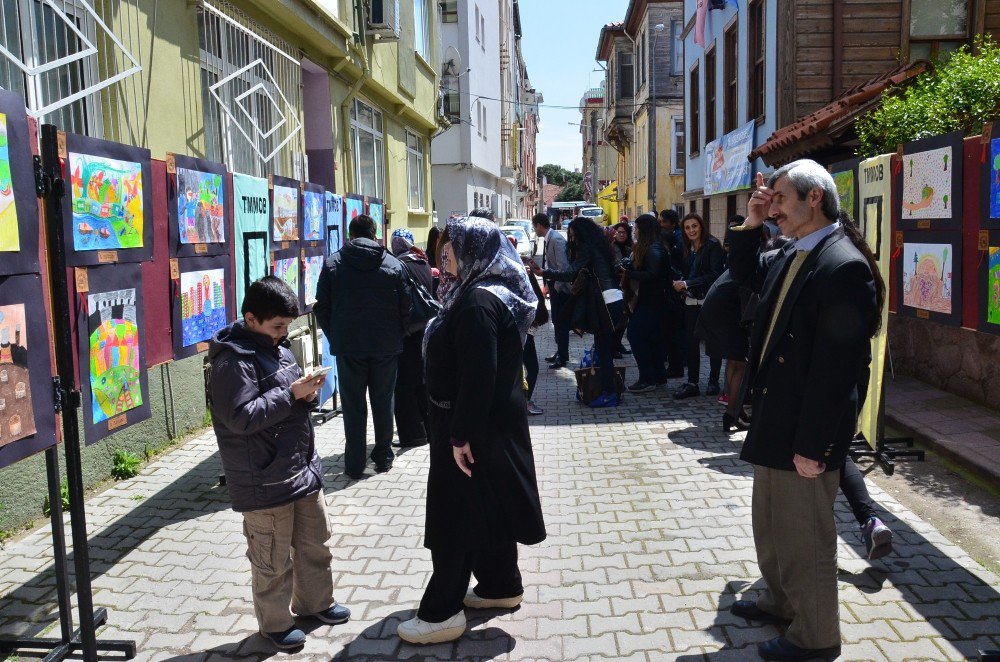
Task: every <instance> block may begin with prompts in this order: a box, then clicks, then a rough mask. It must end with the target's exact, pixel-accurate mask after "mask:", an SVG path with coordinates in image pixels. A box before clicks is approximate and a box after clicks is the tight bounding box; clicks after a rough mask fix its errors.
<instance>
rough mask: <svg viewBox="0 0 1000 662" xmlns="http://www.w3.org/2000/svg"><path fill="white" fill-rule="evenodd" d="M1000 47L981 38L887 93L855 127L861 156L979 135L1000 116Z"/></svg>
mask: <svg viewBox="0 0 1000 662" xmlns="http://www.w3.org/2000/svg"><path fill="white" fill-rule="evenodd" d="M998 109H1000V46H998V45H997V43H996V42H995V41H994V40H993V38H992V37H990V36H989V35H986V36H985V37H984V36H980V37H976V42H975V45H974V47H973V48H969V47H968V46H962V47H961V48H960V49H959V50H958V51H956V52H955V53H953V54H952V55H951V58H950V59H948V60H947V61H944V62H938V63H937V65H936V66H935V67H933V68H932V69H929V70H928V71H926V72H924V73H922V74H920V75H919V76H917V77H916V78H915V79H914V80H913V81H912V82H911V83H910V84H909V85H907V86H906V87H900V88H892V89H889V90H886V91H885V92H884V93H883V94H882V104H881V105H880V106H879V107H878V108H876V109H874V110H872V111H869V112H868V113H866V114H865V115H863V116H862V117H861V118H859V119H858V121H857V122H856V123H855V125H854V128H855V131H856V132H857V134H858V139H859V141H860V143H861V146H860V147H859V148H858V156H862V157H867V156H876V155H878V154H885V153H887V152H895V151H896V146H897V145H899V144H900V143H906V142H910V141H912V140H918V139H920V138H927V137H930V136H938V135H941V134H944V133H949V132H951V131H958V130H961V131H963V132H964V133H965V135H967V136H968V135H976V134H978V133H980V132H981V131H982V130H983V124H985V123H986V122H991V121H993V120H995V119H996V118H997V117H1000V111H998Z"/></svg>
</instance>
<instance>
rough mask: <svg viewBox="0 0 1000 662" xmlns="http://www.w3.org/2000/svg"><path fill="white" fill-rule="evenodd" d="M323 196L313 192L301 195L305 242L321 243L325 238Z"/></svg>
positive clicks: (324, 201) (305, 192)
mask: <svg viewBox="0 0 1000 662" xmlns="http://www.w3.org/2000/svg"><path fill="white" fill-rule="evenodd" d="M325 197H326V196H325V195H324V194H323V193H322V192H320V193H316V192H315V191H304V192H303V193H302V212H303V214H304V215H305V224H304V225H305V235H306V236H305V239H306V241H322V240H323V238H324V237H325V236H326V221H325V218H324V217H325V216H326V213H325V209H324V207H325V203H326V200H325Z"/></svg>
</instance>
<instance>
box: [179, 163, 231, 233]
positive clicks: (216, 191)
mask: <svg viewBox="0 0 1000 662" xmlns="http://www.w3.org/2000/svg"><path fill="white" fill-rule="evenodd" d="M224 186H225V184H224V183H223V177H222V175H218V174H216V173H213V172H199V171H198V170H188V169H186V168H177V226H178V227H177V229H178V235H177V236H179V237H180V239H181V243H182V244H207V243H222V242H224V241H225V240H226V225H225V223H223V218H224V209H225V199H226V195H225V189H224V188H223V187H224Z"/></svg>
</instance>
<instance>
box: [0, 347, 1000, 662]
mask: <svg viewBox="0 0 1000 662" xmlns="http://www.w3.org/2000/svg"><path fill="white" fill-rule="evenodd" d="M538 340H539V348H538V351H539V356H540V357H541V356H544V355H545V354H546V353H548V352H550V351H551V334H550V333H546V332H544V331H543V332H542V334H541V336H540V337H539V339H538ZM582 349H583V343H582V342H581V341H577V340H574V343H573V348H572V356H573V357H579V356H580V354H581V353H582ZM706 363H707V362H706ZM706 368H707V366H706ZM629 374H630V375H634V368H631V369H630V371H629ZM671 386H676V382H672V383H671ZM572 388H573V387H572V374H571V373H570V372H568V371H557V372H554V371H550V370H547V369H545V367H543V368H542V375H541V378H540V381H539V385H538V390H537V393H536V396H535V401H536V402H537V403H538V404H539V406H541V407H543V408H544V409H545V415H543V416H539V417H533V418H532V419H531V433H532V439H533V443H534V448H535V453H536V463H537V467H538V474H539V487H540V490H541V496H542V506H543V509H544V512H545V516H546V523H547V527H548V532H549V537H548V539H547V540H546V541H545V542H543V543H542V544H540V545H537V546H534V547H522V548H521V569H522V572H523V574H524V582H525V587H526V592H525V602H524V604H523V605H522V606H521V608H520V609H518V610H516V611H514V612H484V613H477V612H469V616H470V631H469V632H467V633H466V635H465V636H464V637H463V638H462V639H461V640H460V641H458V642H456V643H450V644H444V645H439V646H431V647H414V646H410V645H404V644H403V643H402V642H400V640H399V639H398V638H397V637H396V636H395V629H396V626H397V624H398V623H399V622H400V621H401V620H404V619H407V618H410V617H411V616H412V614H413V610H414V609H415V608H416V605H417V602H418V601H419V598H420V595H421V593H422V590H423V587H424V585H425V583H426V581H427V579H428V576H429V574H430V554H429V552H428V551H427V550H426V549H424V548H423V546H422V540H423V539H422V535H423V523H424V496H425V489H426V476H427V463H428V454H427V448H426V447H425V448H419V449H414V450H408V451H406V452H404V453H402V454H400V455H399V456H398V457H397V458H396V461H395V464H394V465H393V468H392V471H390V472H389V473H387V474H379V475H370V476H368V477H367V479H365V480H362V481H358V482H352V481H348V480H346V479H345V478H344V476H343V475H342V474H341V471H342V466H343V465H342V462H343V458H342V453H343V448H344V442H343V427H342V424H341V421H340V420H339V419H334V420H333V421H331V422H330V423H328V424H326V425H324V426H323V427H322V428H320V429H319V430H318V445H319V449H320V454H321V455H322V456H323V458H324V466H325V468H326V471H327V489H326V497H327V503H328V504H329V511H330V518H331V523H332V526H333V530H334V535H333V539H332V540H331V545H332V549H333V553H334V573H335V576H334V580H335V587H336V593H335V595H336V598H337V600H339V601H341V602H343V603H345V604H346V605H348V606H349V607H350V608H351V609H352V611H353V616H352V619H351V621H350V622H349V623H347V624H344V625H339V626H333V627H330V626H317V625H310V627H309V628H308V630H309V632H308V634H309V641H308V643H307V644H306V646H305V648H304V649H303V650H302V651H301V652H298V653H295V654H291V655H286V654H275V653H274V651H273V649H271V648H270V647H269V646H268V645H267V644H266V643H264V641H263V640H262V639H261V638H260V636H259V635H257V634H256V629H257V626H256V622H255V620H254V616H253V608H252V606H251V602H250V588H249V584H250V571H249V562H248V561H247V559H246V557H245V555H244V554H245V542H244V539H243V534H242V532H241V524H240V517H239V516H238V515H236V514H235V513H233V512H232V511H231V510H230V509H229V508H228V502H227V498H226V492H225V488H222V487H219V486H218V485H217V475H218V472H219V462H218V456H217V452H216V446H215V441H214V437H213V435H212V434H211V433H205V434H202V435H201V436H199V437H197V438H195V439H192V440H191V441H189V442H187V443H186V444H185V445H184V446H182V447H180V448H178V449H177V450H175V451H173V452H171V453H170V454H168V455H166V456H163V457H161V458H159V459H157V460H156V461H155V462H153V463H151V464H150V465H149V466H148V467H146V468H145V470H144V471H143V473H142V475H140V476H138V477H136V478H134V479H132V480H128V481H124V482H122V483H119V484H118V485H116V486H114V487H113V488H111V489H109V490H108V491H106V492H104V493H102V494H100V495H97V496H95V497H93V498H92V499H90V500H89V501H88V503H87V516H88V522H89V530H90V540H91V558H92V560H93V584H94V590H95V595H94V600H95V603H96V605H97V606H103V607H107V608H108V609H109V614H110V616H109V624H108V626H107V627H105V628H103V629H102V630H101V631H100V632H99V636H101V637H105V638H115V639H123V638H130V639H134V640H136V641H137V643H138V647H139V656H138V659H140V660H155V661H157V662H162V661H164V660H184V661H185V662H187V661H191V662H194V661H201V660H233V659H239V660H264V659H269V658H272V657H273V659H275V660H286V659H287V660H316V661H319V660H330V659H334V660H359V661H367V660H389V659H421V660H424V659H441V660H494V659H496V660H527V659H532V660H552V661H560V662H561V661H564V660H601V659H615V660H646V661H650V662H651V661H660V660H685V661H689V660H712V661H721V660H748V659H749V660H752V659H755V658H756V650H755V648H754V647H755V645H756V643H757V642H759V641H762V640H765V639H768V638H771V637H774V636H776V635H777V633H778V631H777V630H775V629H774V628H773V627H770V626H768V627H759V626H756V625H752V624H750V623H747V622H746V621H744V620H742V619H737V618H734V617H732V616H731V615H730V614H729V612H728V608H729V606H730V605H731V604H732V602H733V600H735V599H736V598H737V597H738V596H740V595H742V594H743V592H744V591H745V590H746V589H748V588H749V589H751V591H750V594H751V595H752V594H753V591H752V589H754V588H757V584H756V582H757V581H758V570H757V565H756V555H755V552H754V546H753V540H752V536H751V527H750V487H751V478H750V467H749V466H748V465H746V464H744V463H742V462H740V461H739V459H738V458H737V451H738V448H739V446H738V444H739V441H740V440H739V438H738V437H732V438H729V437H726V436H724V435H723V434H722V433H721V415H722V408H721V406H720V405H718V404H717V403H716V402H715V398H708V397H699V398H692V399H690V400H685V401H683V402H680V403H677V402H675V401H673V400H672V399H671V398H670V397H669V393H668V392H665V391H662V390H659V391H655V392H652V393H647V394H642V395H630V396H627V397H626V401H625V403H624V404H623V406H621V407H619V408H615V409H607V410H588V409H585V408H581V406H580V405H579V404H577V403H576V402H575V401H574V399H573V391H572ZM370 471H371V469H369V472H370ZM869 487H870V489H871V491H872V495H873V497H874V498H875V500H876V501H877V502H878V503H879V504H880V505H881V506H882V507H883V508H884V509H885V511H886V512H885V513H884V519H885V520H886V523H887V524H889V526H891V527H892V529H893V531H894V533H895V536H896V543H897V544H896V552H895V554H893V555H891V556H889V557H886V558H885V559H883V560H882V561H878V562H875V563H869V562H867V561H865V560H863V559H862V558H861V554H862V553H863V549H862V546H861V543H860V541H859V538H858V535H857V523H856V522H855V521H854V520H853V517H852V515H851V513H850V512H849V510H848V508H847V507H846V505H845V504H844V503H842V502H838V504H837V508H836V515H837V520H838V524H839V528H840V532H841V536H842V538H841V540H840V542H839V549H838V557H839V561H840V568H841V572H840V586H839V588H840V602H841V628H842V634H843V641H844V647H843V655H842V658H841V659H843V660H887V661H892V662H896V661H899V660H905V659H921V660H962V659H965V658H967V657H974V656H975V655H976V651H977V650H978V649H980V648H1000V577H998V576H997V575H995V574H993V573H991V572H988V571H986V570H985V569H983V568H982V567H981V566H980V565H979V564H977V563H976V562H975V561H974V560H973V559H972V558H970V557H969V555H968V554H966V553H965V552H964V551H963V550H962V549H960V548H959V547H958V546H956V545H955V544H953V543H951V542H950V541H949V540H947V539H946V538H945V537H944V536H943V535H942V534H941V533H940V532H938V531H937V530H936V529H935V528H934V527H933V526H931V525H930V524H928V523H927V522H925V521H923V520H921V519H920V518H919V517H917V516H916V515H915V514H914V513H913V512H911V511H910V510H908V509H907V508H905V507H903V506H901V505H900V504H899V503H898V502H897V501H896V500H895V499H894V498H893V497H892V496H890V495H889V494H887V493H885V492H883V491H882V490H881V489H879V488H878V486H876V485H874V484H872V483H869ZM49 536H50V534H49V531H48V529H47V528H42V529H39V530H37V531H34V532H32V533H30V534H29V535H28V536H27V537H25V538H24V539H22V540H20V541H18V542H17V543H14V544H11V545H9V546H8V547H7V548H6V549H5V550H2V551H0V596H3V597H2V598H0V634H7V635H11V634H21V635H37V634H39V633H41V632H43V631H45V630H47V629H51V628H52V626H53V612H54V610H55V606H54V602H53V591H54V578H53V575H52V568H51V560H50V554H51V552H50V549H49V547H50V542H49Z"/></svg>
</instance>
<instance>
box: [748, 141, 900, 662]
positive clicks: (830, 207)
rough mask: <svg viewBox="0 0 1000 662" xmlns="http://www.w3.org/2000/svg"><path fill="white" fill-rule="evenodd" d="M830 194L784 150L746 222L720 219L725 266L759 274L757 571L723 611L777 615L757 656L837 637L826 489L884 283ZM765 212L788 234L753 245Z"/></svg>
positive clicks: (825, 177) (810, 165) (834, 642)
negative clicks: (781, 240) (767, 248)
mask: <svg viewBox="0 0 1000 662" xmlns="http://www.w3.org/2000/svg"><path fill="white" fill-rule="evenodd" d="M838 207H839V202H838V198H837V187H836V185H835V184H834V181H833V178H832V177H831V176H830V175H829V174H828V173H827V172H826V170H825V169H824V168H823V167H822V166H820V165H819V164H818V163H816V162H815V161H809V160H801V161H795V162H793V163H791V164H789V165H787V166H785V167H783V168H781V169H779V170H778V171H777V172H775V173H774V174H773V175H772V176H771V178H770V180H769V181H768V184H767V186H765V185H764V178H763V176H762V175H760V174H758V176H757V187H756V188H755V190H754V192H753V194H752V195H751V198H750V202H749V204H748V209H747V211H748V214H747V219H746V222H745V223H744V224H743V225H742V226H741V227H739V228H733V232H731V233H730V247H731V253H730V273H731V275H732V277H733V280H735V281H736V282H738V283H739V284H740V285H745V286H753V284H754V283H755V282H756V283H763V287H762V288H760V305H759V306H758V308H757V315H756V319H755V322H754V329H753V334H752V337H751V340H750V356H749V362H748V367H747V376H746V380H745V383H746V384H747V385H748V387H749V392H748V394H747V397H748V398H749V399H750V401H751V402H752V403H753V422H752V424H751V426H750V430H749V432H748V433H747V438H746V441H745V442H744V444H743V450H742V452H741V454H740V457H741V458H742V459H744V460H746V461H747V462H750V463H751V464H753V465H754V483H753V502H752V510H753V533H754V543H755V545H756V548H757V562H758V564H759V566H760V569H761V575H762V576H763V578H764V581H765V583H766V585H767V586H766V589H765V590H764V591H763V593H762V594H761V595H760V596H759V597H758V599H757V601H756V602H753V601H750V600H739V601H737V602H736V603H735V604H734V605H733V607H732V612H733V614H735V615H737V616H742V617H745V618H747V619H750V620H758V621H765V622H772V623H782V624H786V625H787V626H788V629H787V631H786V632H785V635H784V636H783V637H777V638H775V639H772V640H770V641H767V642H764V643H762V644H760V645H759V646H758V652H759V653H760V655H761V657H763V658H764V659H767V660H805V659H811V658H813V657H830V656H834V655H838V654H839V651H840V623H839V614H838V607H839V603H838V597H837V528H836V524H835V522H834V517H833V501H834V497H835V496H836V494H837V487H838V483H839V480H840V467H841V466H842V465H843V463H844V458H845V456H846V455H847V451H848V449H849V446H850V443H851V439H852V438H853V437H854V433H855V431H856V426H857V418H858V391H859V384H866V383H867V381H868V364H869V362H870V349H869V348H870V345H869V338H870V336H871V335H872V333H873V332H874V330H875V329H877V327H878V324H879V321H880V319H881V318H880V316H879V315H878V309H879V306H880V305H881V301H882V296H881V294H882V291H881V290H880V288H879V284H878V283H879V281H877V279H876V277H875V276H874V274H875V273H876V270H874V269H873V268H872V261H871V256H870V251H867V249H866V247H865V245H864V241H863V240H862V239H860V235H858V234H857V233H856V231H854V230H853V229H852V228H849V227H841V225H840V224H839V223H838V222H837V217H838ZM765 217H770V218H772V219H774V220H775V221H776V222H777V224H778V227H779V228H780V229H781V232H782V234H784V235H786V236H789V237H793V238H794V241H792V242H790V243H789V244H787V245H786V246H785V248H783V249H781V250H778V251H773V252H770V253H766V254H763V255H761V254H760V253H759V246H760V239H761V232H762V230H761V226H762V225H763V223H764V219H765ZM859 247H860V250H859ZM862 251H865V253H863V252H862Z"/></svg>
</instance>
